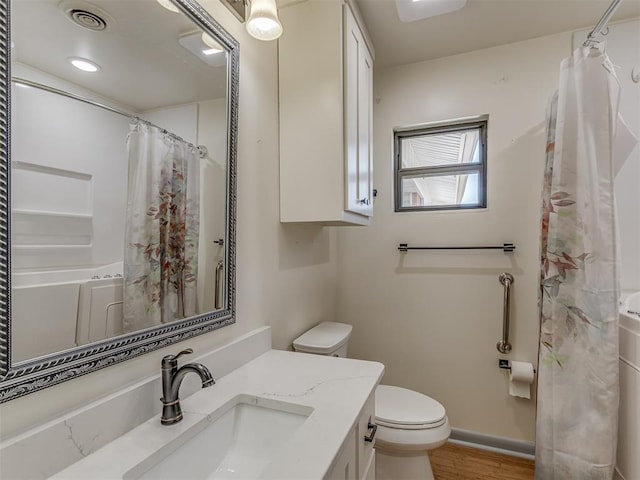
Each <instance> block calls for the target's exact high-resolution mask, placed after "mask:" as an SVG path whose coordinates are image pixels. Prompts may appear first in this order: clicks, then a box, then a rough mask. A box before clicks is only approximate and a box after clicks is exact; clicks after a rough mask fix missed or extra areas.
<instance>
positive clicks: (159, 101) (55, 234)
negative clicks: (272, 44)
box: [0, 0, 239, 402]
mask: <svg viewBox="0 0 640 480" xmlns="http://www.w3.org/2000/svg"><path fill="white" fill-rule="evenodd" d="M9 12H10V17H9ZM0 15H1V18H0V30H1V31H2V35H0V49H1V50H2V60H1V63H2V64H1V65H0V68H1V71H0V75H1V76H2V80H3V82H2V85H1V86H2V90H1V91H0V95H1V98H0V103H1V107H0V108H1V109H2V112H1V115H0V136H1V137H2V138H1V139H0V154H1V157H2V158H1V160H2V163H1V165H2V168H1V170H0V194H1V196H2V201H1V202H0V223H1V224H0V261H1V262H2V271H1V272H0V275H1V276H0V402H4V401H7V400H11V399H13V398H17V397H19V396H22V395H25V394H28V393H30V392H33V391H37V390H40V389H42V388H45V387H48V386H51V385H54V384H56V383H59V382H62V381H65V380H68V379H72V378H75V377H77V376H79V375H83V374H85V373H88V372H91V371H93V370H97V369H100V368H103V367H105V366H108V365H111V364H114V363H117V362H121V361H124V360H127V359H129V358H132V357H135V356H137V355H141V354H143V353H146V352H148V351H151V350H154V349H157V348H161V347H164V346H167V345H169V344H171V343H174V342H177V341H181V340H184V339H187V338H190V337H192V336H195V335H199V334H202V333H206V332H208V331H211V330H214V329H217V328H221V327H223V326H225V325H229V324H231V323H233V322H234V321H235V209H236V206H235V197H236V195H235V154H236V143H237V124H238V122H237V108H238V73H239V72H238V69H239V46H238V43H237V41H236V40H235V39H234V38H233V37H232V36H231V35H229V34H228V33H227V32H226V31H225V30H224V29H223V28H222V27H221V26H220V25H219V24H218V23H217V22H216V21H215V19H213V18H212V17H211V16H210V14H209V13H208V12H207V11H206V10H204V8H202V7H201V6H200V5H199V4H198V3H197V2H195V1H193V0H135V1H131V0H87V1H85V0H62V1H60V0H0ZM7 33H9V35H7ZM7 59H9V63H6V61H7Z"/></svg>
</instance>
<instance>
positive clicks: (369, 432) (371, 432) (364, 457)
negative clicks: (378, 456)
mask: <svg viewBox="0 0 640 480" xmlns="http://www.w3.org/2000/svg"><path fill="white" fill-rule="evenodd" d="M374 406H375V390H374V391H373V392H372V393H371V395H370V396H369V399H368V400H367V402H366V403H365V404H364V407H363V408H362V412H361V413H360V418H359V420H358V426H357V431H358V476H359V478H361V479H363V478H369V477H368V476H367V475H371V474H372V473H371V471H370V470H368V469H370V467H371V464H372V462H373V460H372V457H373V456H374V453H375V450H374V445H375V427H374V428H369V425H373V424H375V421H376V417H375V412H374ZM374 472H375V468H374ZM371 478H375V475H374V477H371Z"/></svg>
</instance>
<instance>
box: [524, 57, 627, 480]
mask: <svg viewBox="0 0 640 480" xmlns="http://www.w3.org/2000/svg"><path fill="white" fill-rule="evenodd" d="M618 97H619V86H618V81H617V79H616V76H615V73H614V71H613V67H612V65H611V63H610V62H609V59H608V58H607V56H606V54H605V53H604V51H602V50H600V49H598V48H590V49H586V48H580V49H578V50H576V51H575V52H574V54H573V56H572V57H571V58H568V59H566V60H565V61H564V62H563V63H562V66H561V72H560V87H559V90H558V92H557V93H556V95H555V96H554V98H553V99H552V101H551V106H550V109H549V110H550V114H549V122H548V127H549V129H548V138H547V140H548V141H547V164H546V170H545V176H544V187H543V205H542V235H541V257H542V258H541V260H542V264H541V289H540V314H541V319H540V328H541V330H540V353H539V362H538V368H539V374H538V404H537V425H536V479H537V480H553V479H555V480H565V479H566V480H573V479H576V480H577V479H580V480H592V479H602V480H604V479H608V480H609V479H611V478H612V475H613V469H614V466H615V452H616V441H617V421H618V418H617V415H618V388H619V387H618V324H617V321H618V296H619V287H618V266H617V260H618V255H617V244H616V225H615V211H614V197H613V173H612V147H613V139H614V128H615V124H616V120H617V115H618V113H617V107H618Z"/></svg>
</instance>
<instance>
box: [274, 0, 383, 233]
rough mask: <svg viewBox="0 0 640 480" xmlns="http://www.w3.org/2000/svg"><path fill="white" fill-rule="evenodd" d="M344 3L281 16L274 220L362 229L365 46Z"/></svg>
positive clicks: (367, 168)
mask: <svg viewBox="0 0 640 480" xmlns="http://www.w3.org/2000/svg"><path fill="white" fill-rule="evenodd" d="M359 19H360V16H359V14H358V13H357V10H356V9H355V7H354V6H352V5H351V2H350V1H349V2H346V3H345V1H343V0H307V1H306V2H302V3H297V4H294V5H291V6H288V7H285V8H282V9H281V10H280V20H281V22H282V24H283V27H284V33H283V34H282V37H280V39H279V43H278V48H279V51H278V56H279V59H278V62H279V95H280V221H281V222H318V223H323V224H326V225H369V223H370V221H371V216H372V214H373V183H372V166H373V152H372V113H373V56H372V53H371V52H372V49H371V42H370V41H369V39H368V34H367V33H366V31H365V30H364V28H363V23H362V21H360V20H359Z"/></svg>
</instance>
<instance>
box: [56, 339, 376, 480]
mask: <svg viewBox="0 0 640 480" xmlns="http://www.w3.org/2000/svg"><path fill="white" fill-rule="evenodd" d="M383 372H384V366H383V365H382V364H380V363H376V362H368V361H362V360H354V359H346V358H337V357H327V356H321V355H309V354H303V353H294V352H285V351H280V350H270V351H268V352H266V353H264V354H263V355H261V356H259V357H257V358H256V359H254V360H252V361H250V362H249V363H247V364H245V365H243V366H242V367H240V368H238V369H237V370H234V371H233V372H231V373H230V374H228V375H226V376H224V377H222V378H220V379H217V380H216V384H215V385H214V386H212V387H210V388H205V389H202V390H199V391H198V392H196V393H195V394H193V395H192V396H190V397H188V398H185V399H183V400H182V401H181V404H182V411H183V414H184V419H183V420H182V421H181V422H179V423H177V424H175V425H170V426H163V425H161V424H160V415H159V412H160V402H158V415H157V416H155V417H154V418H152V419H150V420H149V421H147V422H145V423H143V424H142V425H140V426H138V427H136V428H135V429H133V430H131V431H129V432H128V433H126V434H124V435H122V436H121V437H119V438H117V439H116V440H114V441H112V442H111V443H109V444H107V445H105V446H104V447H102V448H101V449H99V450H98V451H96V452H95V453H92V454H91V455H88V456H87V457H85V458H84V459H82V460H80V461H78V462H76V463H74V464H73V465H71V466H69V467H68V468H66V469H64V470H62V471H61V472H59V473H58V474H56V475H55V476H53V477H51V478H54V479H86V478H92V479H107V478H109V479H121V478H124V477H127V478H128V477H130V476H131V473H130V472H131V471H132V470H133V471H135V470H138V469H139V464H140V463H142V462H145V461H146V460H148V459H149V458H151V457H152V456H154V455H158V452H161V451H164V449H165V448H167V446H168V445H170V444H173V443H178V442H177V441H176V439H178V438H179V437H181V436H182V435H183V434H185V433H186V432H188V431H189V430H190V429H191V428H192V427H194V426H195V425H198V424H200V422H202V421H205V422H213V421H215V419H216V418H217V416H215V415H212V413H214V412H215V411H216V410H218V409H221V408H222V407H224V406H225V405H227V404H229V402H231V401H232V400H233V399H234V398H235V397H237V396H238V395H248V396H250V397H256V402H257V403H258V404H259V402H260V399H261V398H262V399H268V400H270V401H276V402H278V401H279V402H286V403H287V404H296V405H301V406H305V407H310V408H311V409H313V411H312V413H311V414H310V415H309V417H308V418H307V419H306V421H305V422H304V423H303V424H302V426H301V427H300V428H299V429H298V430H297V431H296V432H295V434H294V436H293V438H292V439H291V440H290V442H289V443H288V444H287V446H286V448H285V449H283V450H284V451H282V452H280V453H279V454H278V455H277V456H276V457H275V459H274V460H273V462H271V464H270V465H269V466H268V467H267V468H266V470H265V471H264V472H263V474H262V476H261V478H273V479H275V478H277V479H282V480H285V479H297V480H299V479H312V478H313V479H321V478H323V477H324V475H325V474H326V473H327V470H328V468H329V467H330V466H331V464H332V462H333V460H334V458H335V457H336V455H337V454H338V452H339V451H340V449H341V447H342V444H343V442H344V441H345V439H346V438H347V435H348V434H349V432H350V430H351V429H352V428H353V426H354V425H355V423H356V422H357V420H358V416H359V414H360V411H361V409H362V407H363V406H364V404H365V402H366V400H367V399H368V397H369V395H370V394H371V392H372V391H373V389H374V388H375V387H376V385H377V384H378V382H379V381H380V379H381V378H382V374H383ZM114 414H117V412H114ZM145 463H146V462H145ZM136 467H137V468H136Z"/></svg>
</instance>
